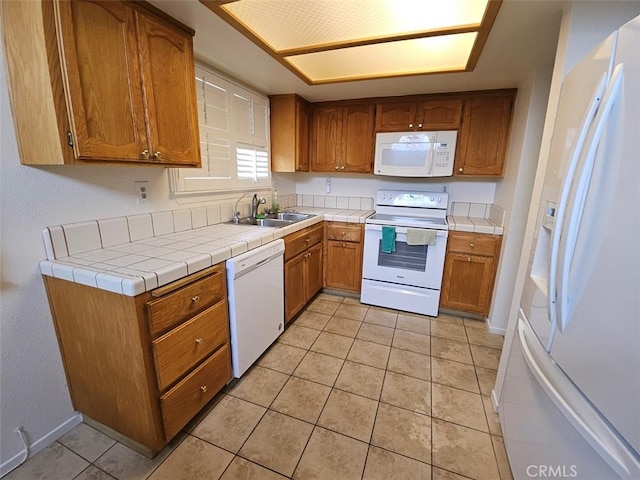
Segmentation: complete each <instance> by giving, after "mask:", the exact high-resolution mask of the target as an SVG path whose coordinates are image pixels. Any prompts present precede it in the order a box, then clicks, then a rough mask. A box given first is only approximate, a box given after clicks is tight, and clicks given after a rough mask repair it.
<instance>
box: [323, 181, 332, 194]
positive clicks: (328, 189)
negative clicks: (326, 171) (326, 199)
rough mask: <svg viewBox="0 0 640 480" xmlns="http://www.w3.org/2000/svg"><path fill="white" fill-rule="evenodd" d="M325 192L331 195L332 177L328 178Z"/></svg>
mask: <svg viewBox="0 0 640 480" xmlns="http://www.w3.org/2000/svg"><path fill="white" fill-rule="evenodd" d="M324 191H325V192H327V193H331V177H327V181H326V185H325V189H324Z"/></svg>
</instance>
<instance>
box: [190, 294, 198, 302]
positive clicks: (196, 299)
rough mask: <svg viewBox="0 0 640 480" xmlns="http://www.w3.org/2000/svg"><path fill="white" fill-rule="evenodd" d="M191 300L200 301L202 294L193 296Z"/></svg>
mask: <svg viewBox="0 0 640 480" xmlns="http://www.w3.org/2000/svg"><path fill="white" fill-rule="evenodd" d="M191 301H192V302H193V303H198V302H199V301H200V295H196V296H195V297H191Z"/></svg>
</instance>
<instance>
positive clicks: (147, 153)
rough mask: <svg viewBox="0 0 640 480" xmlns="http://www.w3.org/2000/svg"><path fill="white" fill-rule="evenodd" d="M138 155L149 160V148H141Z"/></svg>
mask: <svg viewBox="0 0 640 480" xmlns="http://www.w3.org/2000/svg"><path fill="white" fill-rule="evenodd" d="M140 156H141V157H142V158H143V159H144V160H149V150H142V152H140Z"/></svg>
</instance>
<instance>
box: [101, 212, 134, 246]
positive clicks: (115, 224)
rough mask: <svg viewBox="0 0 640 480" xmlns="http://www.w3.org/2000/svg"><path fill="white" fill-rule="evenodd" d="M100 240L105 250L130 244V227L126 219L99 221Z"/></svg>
mask: <svg viewBox="0 0 640 480" xmlns="http://www.w3.org/2000/svg"><path fill="white" fill-rule="evenodd" d="M98 227H99V229H100V238H101V240H102V246H103V247H104V248H108V247H112V246H114V245H120V244H122V243H129V241H130V239H129V226H128V225H127V219H126V218H125V217H119V218H106V219H104V220H98Z"/></svg>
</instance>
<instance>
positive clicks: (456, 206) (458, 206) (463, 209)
mask: <svg viewBox="0 0 640 480" xmlns="http://www.w3.org/2000/svg"><path fill="white" fill-rule="evenodd" d="M451 205H452V206H451V212H452V214H453V215H454V216H455V217H468V216H469V204H468V203H466V202H453V203H452V204H451Z"/></svg>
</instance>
